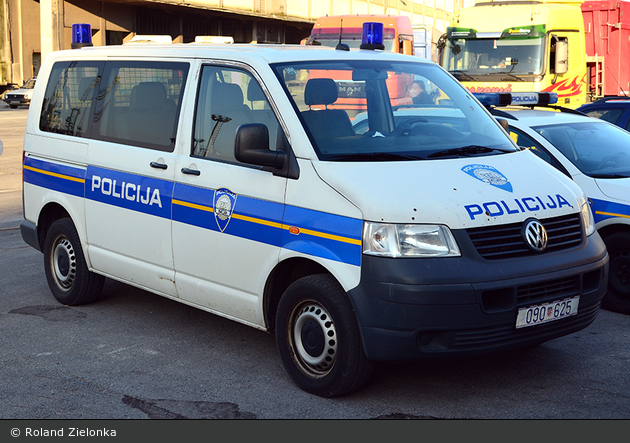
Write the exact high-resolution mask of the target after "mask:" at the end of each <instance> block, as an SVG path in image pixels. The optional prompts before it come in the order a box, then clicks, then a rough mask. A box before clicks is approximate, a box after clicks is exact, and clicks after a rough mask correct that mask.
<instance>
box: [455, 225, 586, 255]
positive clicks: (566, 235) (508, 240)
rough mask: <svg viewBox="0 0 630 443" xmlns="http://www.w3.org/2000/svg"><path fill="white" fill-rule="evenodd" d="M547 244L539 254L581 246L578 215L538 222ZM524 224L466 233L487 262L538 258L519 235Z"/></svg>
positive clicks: (474, 230) (475, 229) (469, 230)
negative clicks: (532, 256)
mask: <svg viewBox="0 0 630 443" xmlns="http://www.w3.org/2000/svg"><path fill="white" fill-rule="evenodd" d="M540 222H541V223H542V224H543V226H544V227H545V229H546V230H547V236H548V240H549V243H548V245H547V248H546V249H545V250H544V251H543V252H542V254H546V253H550V252H555V251H560V250H563V249H569V248H574V247H576V246H579V245H580V244H581V243H582V222H581V220H580V214H571V215H565V216H562V217H555V218H549V219H546V220H540ZM522 228H523V223H522V222H521V223H512V224H509V225H501V226H488V227H484V228H473V229H468V230H466V232H467V233H468V236H469V237H470V239H471V240H472V242H473V245H474V246H475V248H476V249H477V252H478V253H479V255H481V257H483V258H485V259H486V260H502V259H506V258H516V257H526V256H529V255H538V254H541V253H539V252H534V251H532V250H531V249H529V247H528V246H527V244H526V243H525V239H524V238H523V236H522V234H521V229H522Z"/></svg>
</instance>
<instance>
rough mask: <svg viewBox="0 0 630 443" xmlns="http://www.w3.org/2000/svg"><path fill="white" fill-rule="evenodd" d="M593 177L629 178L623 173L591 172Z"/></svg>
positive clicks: (590, 175)
mask: <svg viewBox="0 0 630 443" xmlns="http://www.w3.org/2000/svg"><path fill="white" fill-rule="evenodd" d="M589 177H591V178H629V176H627V175H622V174H589Z"/></svg>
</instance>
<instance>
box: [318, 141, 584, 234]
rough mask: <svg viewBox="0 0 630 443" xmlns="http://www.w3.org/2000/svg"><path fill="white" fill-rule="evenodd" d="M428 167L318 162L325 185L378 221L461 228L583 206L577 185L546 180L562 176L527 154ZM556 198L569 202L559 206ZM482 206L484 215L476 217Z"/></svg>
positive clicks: (450, 161) (439, 162)
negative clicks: (482, 171) (487, 171)
mask: <svg viewBox="0 0 630 443" xmlns="http://www.w3.org/2000/svg"><path fill="white" fill-rule="evenodd" d="M430 163H431V164H430V174H427V173H426V172H427V171H424V168H421V167H420V165H419V164H418V162H378V163H375V162H372V163H335V162H319V163H317V166H316V168H317V172H318V173H319V175H320V176H321V177H322V179H323V180H324V181H326V182H327V183H328V184H330V186H332V187H333V188H335V189H336V190H337V191H338V192H339V193H340V194H341V195H345V196H347V197H348V199H350V200H351V201H352V202H353V203H354V204H355V205H356V206H357V207H359V208H361V211H362V213H363V216H364V217H365V219H366V220H370V221H377V222H386V223H436V224H443V225H447V226H449V227H450V228H451V229H460V228H470V227H475V226H481V225H483V224H487V223H488V221H489V220H491V219H496V220H497V221H501V222H503V223H510V222H515V221H522V220H524V219H526V218H528V217H551V216H554V215H555V216H559V215H564V214H568V213H572V212H575V210H576V208H577V209H579V208H580V205H581V204H580V201H581V199H580V196H581V194H582V191H581V190H580V189H579V187H578V186H577V185H575V184H574V183H573V182H567V181H565V180H553V181H550V180H548V177H549V174H551V175H555V176H560V175H561V174H560V173H559V172H558V171H557V170H555V168H552V167H551V166H549V165H548V164H547V163H545V162H543V161H542V160H540V159H539V158H537V157H536V156H535V155H533V154H532V153H531V152H528V151H520V152H515V153H512V154H503V155H497V156H493V157H490V158H488V157H485V158H483V159H478V158H468V159H466V158H464V159H448V160H432V161H431V162H430ZM471 165H472V166H474V165H481V166H485V167H487V168H491V171H492V172H494V173H495V174H496V173H497V172H498V173H500V174H502V175H503V176H504V177H505V180H504V182H501V183H499V185H493V184H491V183H488V182H486V183H484V182H482V181H481V179H480V178H477V177H474V176H472V175H471V174H468V173H466V172H464V169H465V168H466V167H468V166H471ZM543 171H544V174H543ZM366 177H374V178H373V179H368V180H366V179H365V178H366ZM538 177H540V178H538ZM543 177H544V179H543ZM393 190H395V192H394V191H393ZM558 195H560V196H562V198H563V201H564V200H566V202H568V204H564V203H563V202H562V204H560V205H558V197H557V196H558ZM539 199H540V200H539ZM379 202H380V203H381V204H379ZM479 208H482V209H483V212H484V213H483V214H478V212H479ZM552 212H553V214H552ZM486 213H487V214H486Z"/></svg>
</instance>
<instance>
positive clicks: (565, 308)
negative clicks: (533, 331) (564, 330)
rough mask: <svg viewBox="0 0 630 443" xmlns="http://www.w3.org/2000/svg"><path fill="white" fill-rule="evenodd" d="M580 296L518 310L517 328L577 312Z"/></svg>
mask: <svg viewBox="0 0 630 443" xmlns="http://www.w3.org/2000/svg"><path fill="white" fill-rule="evenodd" d="M579 304H580V296H576V297H573V298H568V299H566V300H560V301H555V302H553V303H545V304H544V305H538V306H530V307H529V308H522V309H519V310H518V315H517V316H516V328H517V329H519V328H525V327H527V326H534V325H539V324H542V323H547V322H550V321H554V320H560V319H562V318H566V317H570V316H572V315H575V314H577V311H578V305H579Z"/></svg>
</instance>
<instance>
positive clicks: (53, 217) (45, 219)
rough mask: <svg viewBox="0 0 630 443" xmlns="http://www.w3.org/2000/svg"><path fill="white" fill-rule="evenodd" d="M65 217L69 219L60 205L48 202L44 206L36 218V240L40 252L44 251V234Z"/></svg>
mask: <svg viewBox="0 0 630 443" xmlns="http://www.w3.org/2000/svg"><path fill="white" fill-rule="evenodd" d="M65 217H69V218H72V217H70V214H69V213H68V211H67V210H66V208H64V207H63V206H62V205H61V204H59V203H57V202H49V203H46V205H44V207H43V208H42V210H41V211H40V212H39V216H38V218H37V240H38V242H39V246H40V250H42V251H43V250H44V242H45V241H46V234H47V233H48V230H49V229H50V226H51V225H52V224H53V223H54V222H55V221H57V220H59V219H61V218H65Z"/></svg>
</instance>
